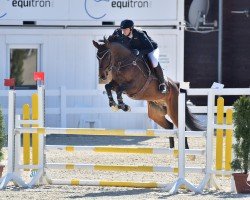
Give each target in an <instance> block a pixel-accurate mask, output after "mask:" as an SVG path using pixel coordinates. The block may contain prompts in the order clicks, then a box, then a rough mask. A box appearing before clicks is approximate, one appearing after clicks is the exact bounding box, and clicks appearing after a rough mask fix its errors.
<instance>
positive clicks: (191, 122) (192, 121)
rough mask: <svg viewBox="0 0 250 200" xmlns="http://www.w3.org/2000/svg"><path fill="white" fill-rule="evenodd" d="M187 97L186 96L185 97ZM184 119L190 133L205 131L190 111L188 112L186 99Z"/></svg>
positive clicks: (204, 127)
mask: <svg viewBox="0 0 250 200" xmlns="http://www.w3.org/2000/svg"><path fill="white" fill-rule="evenodd" d="M186 97H187V95H186ZM185 113H186V116H185V119H186V125H187V127H188V128H189V129H190V130H192V131H204V130H205V129H206V126H204V124H202V123H201V122H200V121H199V120H198V119H197V118H196V117H195V116H194V114H193V113H191V111H190V110H189V108H188V106H187V99H186V100H185Z"/></svg>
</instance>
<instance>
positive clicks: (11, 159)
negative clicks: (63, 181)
mask: <svg viewBox="0 0 250 200" xmlns="http://www.w3.org/2000/svg"><path fill="white" fill-rule="evenodd" d="M8 100H9V102H8V169H7V174H6V175H5V176H4V177H3V178H1V179H0V183H1V184H0V189H5V188H6V186H7V184H8V183H9V182H13V183H14V184H17V185H18V186H20V187H27V184H26V183H25V182H24V181H23V180H22V179H21V178H20V176H19V173H18V171H17V168H16V160H17V159H16V157H17V155H16V153H18V152H17V151H16V148H15V144H16V143H17V142H16V141H15V133H14V129H15V108H16V92H15V90H9V95H8Z"/></svg>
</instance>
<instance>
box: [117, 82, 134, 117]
mask: <svg viewBox="0 0 250 200" xmlns="http://www.w3.org/2000/svg"><path fill="white" fill-rule="evenodd" d="M125 89H126V86H125V85H119V86H118V87H117V90H116V94H117V101H118V108H119V109H122V110H123V111H125V112H127V111H131V108H130V106H128V105H127V104H125V103H124V102H123V98H122V93H123V92H124V91H125Z"/></svg>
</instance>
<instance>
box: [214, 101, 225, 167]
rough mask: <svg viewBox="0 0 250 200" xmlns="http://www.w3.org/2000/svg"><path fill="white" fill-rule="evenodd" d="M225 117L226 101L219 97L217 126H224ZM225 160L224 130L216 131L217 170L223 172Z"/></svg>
mask: <svg viewBox="0 0 250 200" xmlns="http://www.w3.org/2000/svg"><path fill="white" fill-rule="evenodd" d="M223 115H224V99H223V98H222V97H219V98H218V99H217V124H219V125H221V124H223ZM222 158H223V129H217V131H216V163H215V164H216V170H222Z"/></svg>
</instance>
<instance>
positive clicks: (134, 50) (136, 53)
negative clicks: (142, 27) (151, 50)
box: [131, 49, 140, 56]
mask: <svg viewBox="0 0 250 200" xmlns="http://www.w3.org/2000/svg"><path fill="white" fill-rule="evenodd" d="M131 52H132V53H133V54H134V55H135V56H138V55H139V54H140V52H139V51H138V50H137V49H132V50H131Z"/></svg>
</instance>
